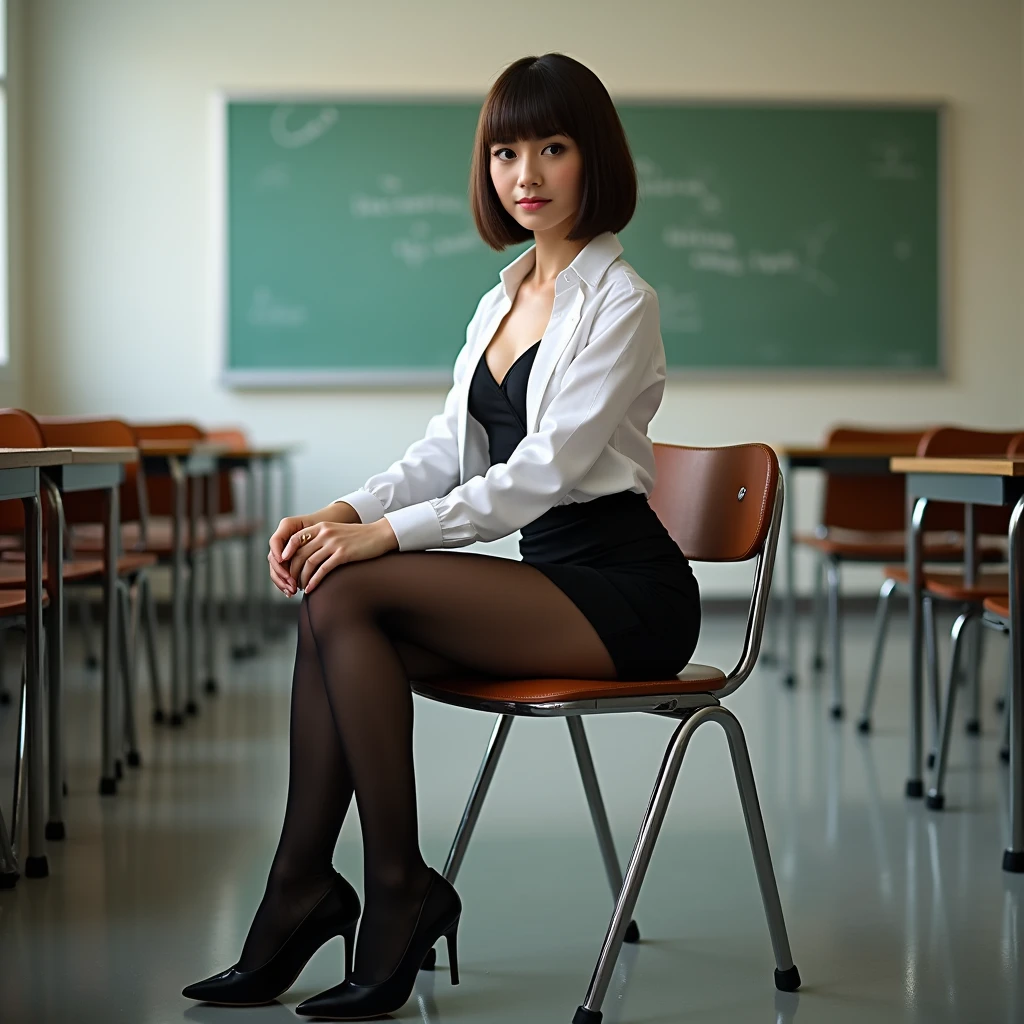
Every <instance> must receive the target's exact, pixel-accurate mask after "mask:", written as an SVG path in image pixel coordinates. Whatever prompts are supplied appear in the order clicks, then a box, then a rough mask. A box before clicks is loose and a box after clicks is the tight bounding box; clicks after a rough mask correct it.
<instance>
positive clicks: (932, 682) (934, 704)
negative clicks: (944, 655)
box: [921, 594, 942, 768]
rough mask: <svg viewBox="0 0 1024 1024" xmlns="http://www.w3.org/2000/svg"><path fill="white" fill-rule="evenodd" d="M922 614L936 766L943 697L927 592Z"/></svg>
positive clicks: (932, 610) (932, 606) (931, 764)
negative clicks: (940, 691)
mask: <svg viewBox="0 0 1024 1024" xmlns="http://www.w3.org/2000/svg"><path fill="white" fill-rule="evenodd" d="M921 616H922V622H923V625H924V658H925V674H926V677H927V680H928V701H929V703H930V704H931V710H932V745H931V750H930V751H929V752H928V758H927V763H928V767H929V768H933V767H934V766H935V752H936V751H937V750H938V749H939V724H940V723H939V718H940V713H941V708H942V698H941V696H940V694H939V634H938V630H937V629H936V626H935V602H934V601H933V600H932V599H931V598H930V597H929V596H928V595H927V594H925V595H924V597H922V598H921Z"/></svg>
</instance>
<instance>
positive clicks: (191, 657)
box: [185, 476, 213, 715]
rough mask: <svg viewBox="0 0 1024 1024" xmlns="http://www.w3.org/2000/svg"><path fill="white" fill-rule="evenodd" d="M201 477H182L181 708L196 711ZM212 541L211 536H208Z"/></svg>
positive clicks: (201, 557)
mask: <svg viewBox="0 0 1024 1024" xmlns="http://www.w3.org/2000/svg"><path fill="white" fill-rule="evenodd" d="M203 479H204V478H203V477H198V476H194V477H190V478H186V480H185V489H186V491H187V492H189V498H188V538H189V546H188V645H187V647H188V679H187V685H186V689H187V692H188V699H187V700H186V702H185V712H186V714H189V715H198V714H199V628H200V627H199V563H200V562H202V560H203V547H202V544H201V542H200V536H199V520H200V518H201V517H202V510H203ZM209 543H210V544H212V543H213V538H212V537H211V538H209Z"/></svg>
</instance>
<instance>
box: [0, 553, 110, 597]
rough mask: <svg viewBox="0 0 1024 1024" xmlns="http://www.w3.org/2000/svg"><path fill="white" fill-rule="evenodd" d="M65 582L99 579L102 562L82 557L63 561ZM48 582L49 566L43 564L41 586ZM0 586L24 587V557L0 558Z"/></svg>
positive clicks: (101, 572)
mask: <svg viewBox="0 0 1024 1024" xmlns="http://www.w3.org/2000/svg"><path fill="white" fill-rule="evenodd" d="M62 568H63V573H62V575H63V577H64V582H65V583H80V582H81V581H82V580H90V579H99V578H101V577H102V576H103V563H102V562H101V561H99V560H98V559H92V558H84V559H81V560H76V561H71V562H65V563H64V565H63V567H62ZM49 582H50V570H49V566H47V565H46V564H44V565H43V586H47V585H48V584H49ZM0 587H3V588H4V589H5V590H10V589H11V588H12V587H17V588H19V589H21V590H24V589H25V559H24V558H20V559H15V558H10V557H7V556H5V557H4V558H3V559H2V560H0Z"/></svg>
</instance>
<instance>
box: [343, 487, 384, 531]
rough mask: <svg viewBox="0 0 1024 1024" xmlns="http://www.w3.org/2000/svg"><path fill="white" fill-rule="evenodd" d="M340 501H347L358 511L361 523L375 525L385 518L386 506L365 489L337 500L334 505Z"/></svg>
mask: <svg viewBox="0 0 1024 1024" xmlns="http://www.w3.org/2000/svg"><path fill="white" fill-rule="evenodd" d="M339 501H347V502H348V503H349V504H350V505H351V506H352V507H353V508H354V509H355V510H356V515H358V516H359V521H360V522H361V523H375V522H377V520H378V519H382V518H383V517H384V505H383V503H382V502H381V500H380V498H378V497H377V495H376V494H374V493H373V491H368V490H366V488H365V487H360V488H359V490H357V491H352V492H351V493H349V494H346V495H345V496H344V497H341V498H335V500H334V501H333V502H332V504H334V505H336V504H337V503H338V502H339Z"/></svg>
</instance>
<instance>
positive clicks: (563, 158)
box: [491, 135, 583, 237]
mask: <svg viewBox="0 0 1024 1024" xmlns="http://www.w3.org/2000/svg"><path fill="white" fill-rule="evenodd" d="M582 171H583V160H582V157H581V155H580V151H579V148H578V147H577V145H576V143H575V142H573V140H572V139H571V138H569V136H568V135H549V136H548V137H547V138H546V139H530V140H525V139H520V140H519V141H518V142H495V143H493V144H492V145H491V181H492V182H493V183H494V190H495V192H497V193H498V198H499V199H500V200H501V205H502V206H504V208H505V209H506V210H507V211H508V213H509V215H510V216H512V217H514V218H515V219H516V221H517V222H518V223H519V224H521V225H522V226H523V227H524V228H527V229H528V230H529V231H532V232H534V234H537V233H540V232H553V233H557V234H558V236H559V237H564V236H565V235H566V234H567V233H568V232H569V229H570V228H571V227H572V225H573V224H574V223H575V221H576V214H577V212H578V210H579V206H580V179H581V177H582ZM527 197H536V198H538V199H544V200H547V202H543V203H540V204H539V205H535V206H533V205H528V204H526V203H523V202H521V200H523V199H526V198H527ZM556 228H557V229H558V231H557V232H555V231H554V229H556Z"/></svg>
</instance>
